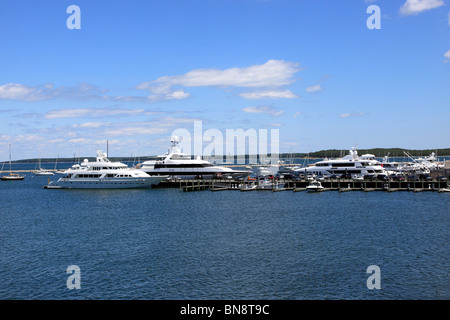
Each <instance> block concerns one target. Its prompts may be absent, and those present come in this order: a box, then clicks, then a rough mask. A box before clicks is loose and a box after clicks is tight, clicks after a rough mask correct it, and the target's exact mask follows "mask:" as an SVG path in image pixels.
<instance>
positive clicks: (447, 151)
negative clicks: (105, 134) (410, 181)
mask: <svg viewBox="0 0 450 320" xmlns="http://www.w3.org/2000/svg"><path fill="white" fill-rule="evenodd" d="M357 151H358V154H359V155H362V154H373V155H374V156H375V157H377V158H383V157H385V156H386V155H389V157H390V158H402V157H407V156H406V155H405V154H404V151H406V152H408V153H409V154H410V155H411V156H413V157H427V156H429V155H430V154H431V153H432V152H434V153H435V156H436V157H450V148H443V149H423V150H409V149H402V148H372V149H357ZM347 154H348V150H337V149H328V150H321V151H315V152H309V153H296V152H294V153H281V154H280V155H279V158H280V159H323V158H340V157H343V156H345V155H347ZM223 157H224V158H225V156H223ZM242 157H243V156H234V158H235V159H238V158H240V159H242ZM267 157H269V158H270V155H267ZM155 158H156V156H139V157H111V158H110V160H111V161H124V162H138V160H139V162H142V161H146V160H151V159H155ZM207 158H208V157H207ZM248 158H249V155H245V159H248ZM84 159H88V160H90V161H92V160H94V161H95V157H92V156H91V157H83V156H80V157H75V158H74V157H71V158H42V159H39V158H32V159H22V160H13V161H11V162H12V163H37V162H39V161H41V163H55V162H59V163H79V162H81V161H83V160H84ZM7 161H8V160H5V161H1V162H0V163H3V162H7Z"/></svg>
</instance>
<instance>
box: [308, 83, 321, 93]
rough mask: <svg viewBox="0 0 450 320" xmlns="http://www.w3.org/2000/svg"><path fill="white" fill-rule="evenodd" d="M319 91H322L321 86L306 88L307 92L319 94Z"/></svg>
mask: <svg viewBox="0 0 450 320" xmlns="http://www.w3.org/2000/svg"><path fill="white" fill-rule="evenodd" d="M317 91H322V87H321V86H320V84H316V85H315V86H311V87H308V88H306V92H317Z"/></svg>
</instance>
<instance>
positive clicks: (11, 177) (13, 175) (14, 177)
mask: <svg viewBox="0 0 450 320" xmlns="http://www.w3.org/2000/svg"><path fill="white" fill-rule="evenodd" d="M2 168H3V167H2ZM0 179H1V180H2V181H14V180H23V179H25V176H21V175H20V174H18V173H12V171H11V145H9V175H7V176H1V177H0Z"/></svg>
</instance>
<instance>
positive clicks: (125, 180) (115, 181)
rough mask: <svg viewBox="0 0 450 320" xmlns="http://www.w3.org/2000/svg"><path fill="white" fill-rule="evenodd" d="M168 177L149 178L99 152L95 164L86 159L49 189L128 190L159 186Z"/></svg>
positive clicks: (50, 184)
mask: <svg viewBox="0 0 450 320" xmlns="http://www.w3.org/2000/svg"><path fill="white" fill-rule="evenodd" d="M166 178H167V176H152V177H151V176H149V175H148V174H146V173H145V172H143V171H142V170H138V169H136V168H129V167H128V166H127V165H126V164H124V163H121V162H111V161H110V160H109V159H108V158H107V155H106V153H103V152H102V151H100V150H99V151H97V158H96V161H95V162H90V161H88V159H85V160H84V161H83V162H82V163H81V164H75V165H73V166H72V167H71V168H69V169H68V170H66V171H65V172H64V176H63V177H61V178H59V179H58V181H56V182H55V181H51V182H49V184H48V185H47V186H44V188H48V189H128V188H146V187H151V186H152V185H157V184H158V183H160V182H161V181H162V180H164V179H166Z"/></svg>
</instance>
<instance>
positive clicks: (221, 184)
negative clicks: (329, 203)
mask: <svg viewBox="0 0 450 320" xmlns="http://www.w3.org/2000/svg"><path fill="white" fill-rule="evenodd" d="M277 182H278V183H282V184H284V186H283V187H282V188H280V187H277V186H276V183H277ZM320 182H321V184H322V186H323V187H324V190H323V191H339V192H347V191H363V192H375V191H386V192H399V191H412V192H424V191H436V192H445V191H446V190H449V189H450V184H449V182H448V181H441V180H430V181H428V180H423V181H417V180H413V181H408V180H405V181H394V180H389V181H383V180H376V181H355V180H350V179H349V180H347V179H336V180H325V181H320ZM309 183H310V181H308V180H290V179H281V180H276V181H274V182H273V187H272V188H258V187H255V188H251V186H253V185H257V184H258V181H255V180H242V181H240V180H231V179H213V180H202V179H197V180H167V181H162V182H160V183H159V184H158V185H157V186H153V188H158V189H159V188H178V189H179V190H180V191H183V192H190V191H202V190H210V191H225V190H237V191H272V192H278V191H294V192H302V191H306V187H307V186H308V185H309ZM323 191H322V192H323Z"/></svg>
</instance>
